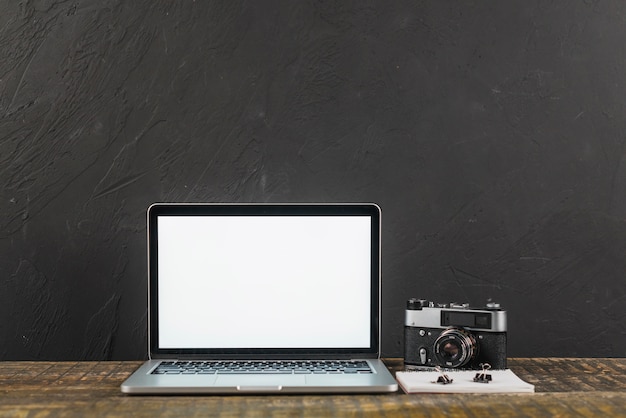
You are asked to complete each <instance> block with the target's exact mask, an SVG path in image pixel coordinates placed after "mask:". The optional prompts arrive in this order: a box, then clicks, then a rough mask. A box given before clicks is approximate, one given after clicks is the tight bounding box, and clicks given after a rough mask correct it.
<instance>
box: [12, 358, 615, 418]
mask: <svg viewBox="0 0 626 418" xmlns="http://www.w3.org/2000/svg"><path fill="white" fill-rule="evenodd" d="M386 362H387V364H388V366H389V368H390V369H391V370H392V371H398V370H400V369H401V368H402V361H401V360H400V359H390V360H386ZM140 364H141V362H134V361H133V362H3V363H0V416H2V417H5V416H10V417H13V416H18V417H31V416H36V417H65V416H110V417H115V416H120V417H122V416H124V417H126V416H164V417H180V416H186V417H187V416H188V417H195V416H217V415H219V416H251V417H268V416H271V417H292V416H306V417H309V416H354V417H361V416H391V417H394V416H407V417H409V416H410V417H415V416H429V417H448V416H454V417H482V416H490V417H514V416H529V417H536V416H563V417H566V416H567V417H569V416H593V417H596V416H613V417H615V416H617V417H619V416H625V417H626V359H623V358H622V359H606V358H605V359H556V358H549V359H510V361H509V367H510V368H511V369H512V370H513V371H514V372H515V373H517V374H518V376H520V377H521V378H522V379H524V380H526V381H527V382H529V383H532V384H534V385H535V386H536V393H534V394H509V395H471V394H458V395H457V394H454V395H450V394H439V395H432V394H429V395H406V394H404V393H401V392H398V393H395V394H382V395H311V396H291V395H289V396H129V395H125V394H122V393H121V392H120V388H119V387H120V384H121V383H122V381H123V380H124V379H126V377H128V376H129V375H130V374H131V373H132V372H133V371H134V370H135V369H136V368H137V367H139V365H140Z"/></svg>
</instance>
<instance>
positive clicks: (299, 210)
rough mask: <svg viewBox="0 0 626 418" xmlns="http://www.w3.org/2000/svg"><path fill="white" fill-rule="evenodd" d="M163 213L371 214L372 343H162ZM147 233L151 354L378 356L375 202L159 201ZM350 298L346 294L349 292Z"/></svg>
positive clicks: (378, 232) (378, 268)
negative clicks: (160, 246)
mask: <svg viewBox="0 0 626 418" xmlns="http://www.w3.org/2000/svg"><path fill="white" fill-rule="evenodd" d="M159 216H368V217H369V218H370V219H371V228H370V229H371V231H370V233H371V257H370V260H371V269H370V288H371V292H370V306H371V308H370V342H369V347H365V348H364V347H350V348H285V349H282V348H280V349H279V348H273V349H265V348H264V349H248V348H239V349H216V348H198V349H189V348H160V347H159V344H158V342H159V327H158V312H159V307H158V300H159V299H158V295H159V294H158V282H159V280H158V218H159ZM147 222H148V228H147V235H148V276H149V278H148V350H149V353H148V354H149V357H150V358H151V359H152V358H158V359H169V358H181V357H183V358H211V359H243V358H246V359H273V358H275V359H278V358H281V359H290V358H294V359H296V358H300V359H315V358H328V357H333V358H337V359H343V358H357V357H361V358H378V357H379V355H380V272H381V262H380V254H381V253H380V242H381V227H380V225H381V211H380V207H379V206H378V205H376V204H373V203H333V204H328V203H324V204H308V203H307V204H297V203H295V204H291V203H290V204H276V203H267V204H258V203H255V204H238V203H228V204H227V203H218V204H216V203H155V204H153V205H151V206H150V207H149V208H148V211H147ZM346 297H348V296H346Z"/></svg>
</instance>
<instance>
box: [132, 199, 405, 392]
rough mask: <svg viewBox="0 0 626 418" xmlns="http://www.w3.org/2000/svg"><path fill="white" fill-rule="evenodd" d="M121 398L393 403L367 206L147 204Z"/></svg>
mask: <svg viewBox="0 0 626 418" xmlns="http://www.w3.org/2000/svg"><path fill="white" fill-rule="evenodd" d="M148 260H149V290H148V305H149V306H148V311H149V320H148V328H149V334H148V345H149V347H148V348H149V353H148V355H149V359H150V360H148V361H147V362H146V363H144V364H143V366H141V367H140V368H139V369H138V370H137V371H136V372H135V373H134V374H132V375H131V376H130V377H129V378H128V379H127V380H126V381H125V382H124V383H123V384H122V386H121V390H122V392H124V393H129V394H158V393H161V394H196V393H206V394H210V393H214V394H218V393H219V394H237V393H238V394H247V393H351V392H357V393H366V392H395V391H397V389H398V386H397V383H396V381H395V380H394V378H393V377H392V375H391V373H389V371H388V370H387V368H386V367H385V365H384V364H383V363H382V361H381V360H380V358H379V346H380V329H379V327H380V209H379V207H378V206H376V205H374V204H179V203H175V204H154V205H152V206H151V207H150V208H149V209H148Z"/></svg>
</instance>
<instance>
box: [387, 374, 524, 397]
mask: <svg viewBox="0 0 626 418" xmlns="http://www.w3.org/2000/svg"><path fill="white" fill-rule="evenodd" d="M480 373H481V372H480V371H477V370H453V371H446V372H445V374H446V375H447V376H448V377H449V378H450V379H452V383H448V384H442V383H437V379H438V378H439V377H440V376H441V372H438V371H406V372H397V373H396V380H398V383H399V384H400V386H401V387H402V389H403V390H404V391H405V392H406V393H532V392H534V391H535V386H534V385H531V384H529V383H526V382H524V381H523V380H522V379H520V378H519V377H517V375H516V374H515V373H513V372H512V371H511V370H510V369H506V370H489V371H488V372H487V373H488V374H490V375H491V381H490V382H489V383H482V382H475V381H474V378H475V377H476V375H477V374H480Z"/></svg>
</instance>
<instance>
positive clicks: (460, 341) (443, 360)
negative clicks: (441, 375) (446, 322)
mask: <svg viewBox="0 0 626 418" xmlns="http://www.w3.org/2000/svg"><path fill="white" fill-rule="evenodd" d="M434 348H435V349H434V351H435V356H436V358H437V360H438V362H439V365H441V366H444V367H450V368H458V367H463V366H465V365H466V364H467V363H469V362H470V361H471V360H472V359H473V358H475V357H476V355H477V354H478V345H477V344H476V338H475V337H474V335H472V334H471V333H470V332H468V331H466V330H464V329H463V328H456V327H451V328H448V329H446V330H445V331H443V332H442V333H441V334H440V335H439V337H438V338H437V340H435V345H434Z"/></svg>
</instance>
